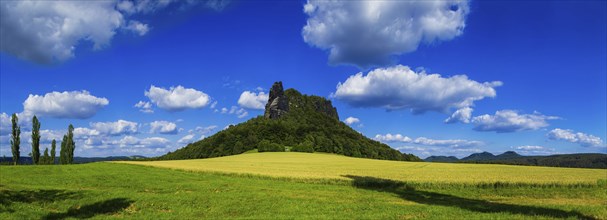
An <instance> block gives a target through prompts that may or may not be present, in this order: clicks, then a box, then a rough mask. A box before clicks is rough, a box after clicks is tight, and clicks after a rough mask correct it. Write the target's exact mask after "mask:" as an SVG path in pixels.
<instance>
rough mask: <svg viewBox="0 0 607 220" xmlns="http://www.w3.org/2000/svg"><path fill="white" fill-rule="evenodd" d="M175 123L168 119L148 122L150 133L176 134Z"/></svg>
mask: <svg viewBox="0 0 607 220" xmlns="http://www.w3.org/2000/svg"><path fill="white" fill-rule="evenodd" d="M177 131H178V130H177V124H175V123H173V122H168V121H153V122H151V123H150V133H160V134H177Z"/></svg>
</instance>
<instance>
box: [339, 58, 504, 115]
mask: <svg viewBox="0 0 607 220" xmlns="http://www.w3.org/2000/svg"><path fill="white" fill-rule="evenodd" d="M500 85H502V83H501V82H500V81H494V82H485V83H479V82H477V81H473V80H470V79H468V77H467V76H466V75H455V76H452V77H449V78H444V77H442V76H441V75H439V74H426V73H425V72H423V71H422V72H415V71H413V70H411V69H410V68H409V67H407V66H402V65H397V66H394V67H389V68H378V69H375V70H373V71H370V72H369V73H368V74H367V75H363V73H357V74H356V75H353V76H350V77H349V78H348V79H347V80H346V81H345V82H343V83H341V82H340V83H339V84H337V90H336V91H335V92H334V93H333V94H332V96H333V97H334V98H336V99H338V100H341V101H344V102H346V103H348V104H350V105H352V106H355V107H380V108H385V109H388V110H396V109H411V110H412V111H413V112H414V113H423V112H426V111H437V112H442V113H448V112H449V110H450V109H466V108H468V107H470V106H473V105H474V101H478V100H481V99H484V98H486V97H495V96H496V92H495V89H494V88H495V87H497V86H500Z"/></svg>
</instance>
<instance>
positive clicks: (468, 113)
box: [445, 107, 474, 123]
mask: <svg viewBox="0 0 607 220" xmlns="http://www.w3.org/2000/svg"><path fill="white" fill-rule="evenodd" d="M472 111H474V110H473V109H472V108H470V107H465V108H461V109H458V110H457V111H455V112H453V114H452V115H451V116H450V117H449V118H447V119H445V123H456V122H458V121H459V122H463V123H470V118H472Z"/></svg>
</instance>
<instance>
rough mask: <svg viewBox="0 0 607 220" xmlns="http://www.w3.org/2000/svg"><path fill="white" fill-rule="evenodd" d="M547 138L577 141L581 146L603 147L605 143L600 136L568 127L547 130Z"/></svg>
mask: <svg viewBox="0 0 607 220" xmlns="http://www.w3.org/2000/svg"><path fill="white" fill-rule="evenodd" d="M548 138H549V139H551V140H562V141H567V142H571V143H578V144H580V145H581V146H583V147H604V146H605V144H604V143H603V140H601V138H599V137H597V136H594V135H590V134H585V133H582V132H575V131H573V130H569V129H560V128H556V129H553V130H551V131H550V132H548Z"/></svg>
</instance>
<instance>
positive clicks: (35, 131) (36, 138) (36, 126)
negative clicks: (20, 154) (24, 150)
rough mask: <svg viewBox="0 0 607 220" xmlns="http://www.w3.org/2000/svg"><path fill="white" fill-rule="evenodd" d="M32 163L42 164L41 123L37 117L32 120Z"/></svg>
mask: <svg viewBox="0 0 607 220" xmlns="http://www.w3.org/2000/svg"><path fill="white" fill-rule="evenodd" d="M32 162H33V163H34V164H38V163H39V162H40V121H38V118H37V117H36V116H35V115H34V118H33V119H32Z"/></svg>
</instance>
